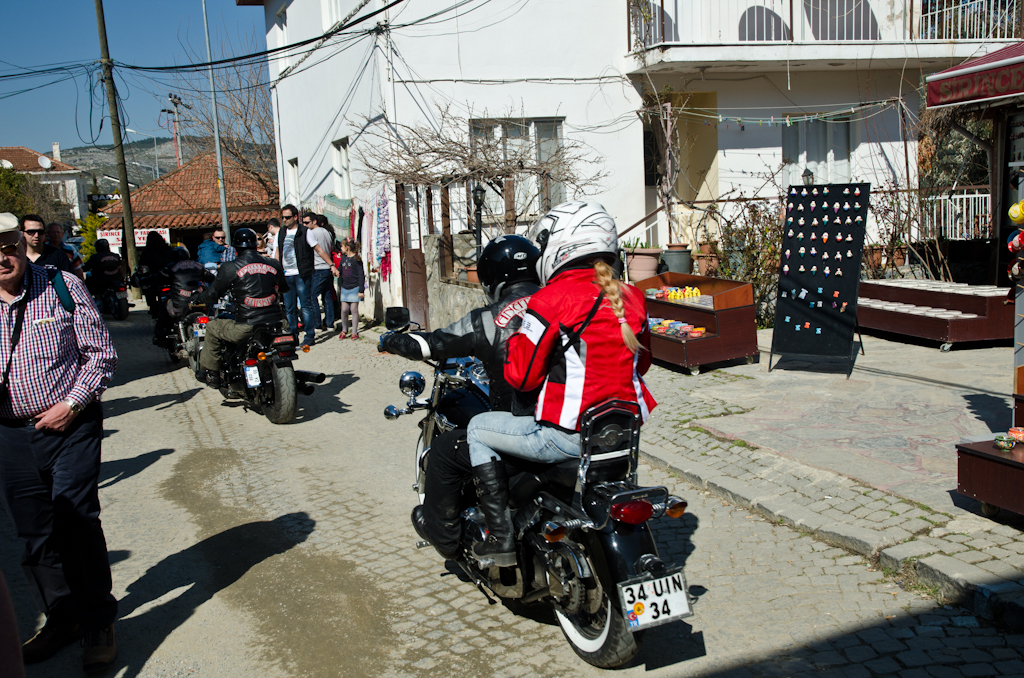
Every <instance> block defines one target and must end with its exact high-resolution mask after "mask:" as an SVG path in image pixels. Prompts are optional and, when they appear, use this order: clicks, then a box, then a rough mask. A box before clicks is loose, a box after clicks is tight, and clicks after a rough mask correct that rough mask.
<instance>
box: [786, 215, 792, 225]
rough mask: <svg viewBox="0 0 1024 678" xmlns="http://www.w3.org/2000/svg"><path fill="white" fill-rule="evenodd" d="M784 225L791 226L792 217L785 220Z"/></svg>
mask: <svg viewBox="0 0 1024 678" xmlns="http://www.w3.org/2000/svg"><path fill="white" fill-rule="evenodd" d="M786 223H787V224H789V225H792V224H793V217H790V218H789V219H786Z"/></svg>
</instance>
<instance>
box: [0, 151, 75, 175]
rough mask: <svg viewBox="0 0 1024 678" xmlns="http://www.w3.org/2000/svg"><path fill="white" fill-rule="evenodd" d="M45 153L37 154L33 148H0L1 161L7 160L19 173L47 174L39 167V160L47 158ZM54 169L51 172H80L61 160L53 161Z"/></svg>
mask: <svg viewBox="0 0 1024 678" xmlns="http://www.w3.org/2000/svg"><path fill="white" fill-rule="evenodd" d="M45 155H46V154H45V153H37V152H35V151H33V150H32V149H31V148H25V147H24V146H0V160H7V161H8V162H10V163H11V164H12V165H14V169H15V171H17V172H45V171H46V170H44V169H43V168H42V167H40V165H39V158H41V157H43V156H45ZM50 162H52V163H53V167H51V168H50V171H56V172H78V171H79V169H78V168H77V167H72V166H71V165H69V164H67V163H66V162H61V161H60V160H53V159H52V158H51V160H50Z"/></svg>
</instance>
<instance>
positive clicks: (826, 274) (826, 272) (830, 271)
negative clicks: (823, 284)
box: [825, 266, 832, 278]
mask: <svg viewBox="0 0 1024 678" xmlns="http://www.w3.org/2000/svg"><path fill="white" fill-rule="evenodd" d="M830 273H832V269H830V268H829V267H828V266H826V267H825V277H826V278H827V277H828V276H829V274H830Z"/></svg>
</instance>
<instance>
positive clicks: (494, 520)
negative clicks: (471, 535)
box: [473, 461, 516, 567]
mask: <svg viewBox="0 0 1024 678" xmlns="http://www.w3.org/2000/svg"><path fill="white" fill-rule="evenodd" d="M473 474H474V475H475V476H476V481H477V491H476V492H477V496H478V497H479V498H480V508H481V509H482V510H483V512H484V517H485V518H486V519H487V529H488V532H489V534H488V535H487V541H485V542H482V543H478V544H475V545H474V546H473V555H474V556H476V557H477V558H481V559H483V558H490V559H492V560H493V561H494V564H495V565H497V566H498V567H514V566H515V564H516V546H515V541H514V540H513V538H512V518H511V516H510V515H509V510H508V476H506V475H505V466H504V464H502V462H500V461H491V462H488V463H486V464H483V465H482V466H474V467H473Z"/></svg>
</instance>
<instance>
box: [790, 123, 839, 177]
mask: <svg viewBox="0 0 1024 678" xmlns="http://www.w3.org/2000/svg"><path fill="white" fill-rule="evenodd" d="M851 150H852V149H851V143H850V121H849V120H837V119H830V120H827V121H826V120H804V121H800V122H795V123H793V124H792V125H789V126H783V127H782V162H783V164H784V167H783V175H782V185H783V186H799V185H801V184H802V183H803V173H804V170H810V172H811V173H812V174H813V175H814V183H816V184H845V183H849V181H850V178H851V176H852V171H851V168H850V156H851Z"/></svg>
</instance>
